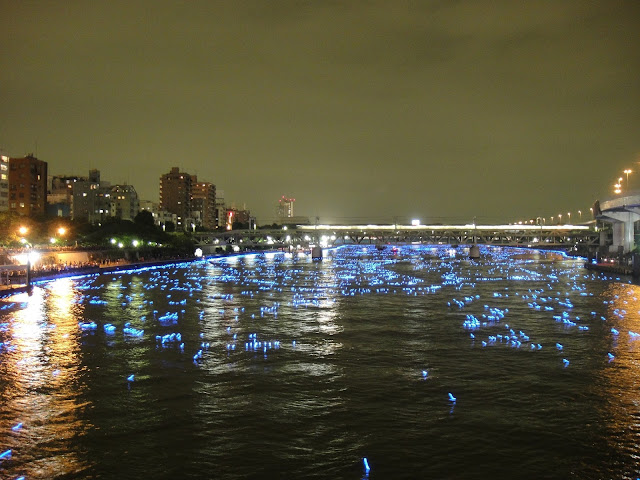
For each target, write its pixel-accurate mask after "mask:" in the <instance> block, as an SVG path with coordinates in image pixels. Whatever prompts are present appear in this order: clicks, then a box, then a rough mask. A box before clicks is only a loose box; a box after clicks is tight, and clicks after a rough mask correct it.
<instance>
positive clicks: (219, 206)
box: [215, 189, 227, 229]
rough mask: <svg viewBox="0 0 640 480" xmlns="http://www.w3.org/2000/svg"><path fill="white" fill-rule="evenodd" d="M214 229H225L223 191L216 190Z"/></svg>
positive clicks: (225, 213)
mask: <svg viewBox="0 0 640 480" xmlns="http://www.w3.org/2000/svg"><path fill="white" fill-rule="evenodd" d="M215 212H216V213H215V215H216V228H223V229H224V228H226V222H227V218H226V215H227V206H226V205H225V203H224V190H218V189H216V206H215Z"/></svg>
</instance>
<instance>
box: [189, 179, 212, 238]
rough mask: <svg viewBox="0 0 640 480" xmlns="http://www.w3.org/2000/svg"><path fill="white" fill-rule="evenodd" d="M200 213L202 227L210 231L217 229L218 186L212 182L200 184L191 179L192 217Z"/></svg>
mask: <svg viewBox="0 0 640 480" xmlns="http://www.w3.org/2000/svg"><path fill="white" fill-rule="evenodd" d="M195 212H199V213H200V215H199V216H200V222H201V223H200V225H201V226H202V227H204V228H206V229H208V230H213V229H215V228H216V186H215V185H214V184H213V183H210V182H198V179H197V178H196V176H195V175H193V176H192V178H191V215H192V217H194V218H195V217H196V215H195Z"/></svg>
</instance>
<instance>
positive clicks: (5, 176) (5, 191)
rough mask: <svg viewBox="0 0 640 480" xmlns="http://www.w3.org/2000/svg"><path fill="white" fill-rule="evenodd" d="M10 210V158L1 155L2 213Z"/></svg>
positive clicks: (0, 192) (0, 197) (0, 193)
mask: <svg viewBox="0 0 640 480" xmlns="http://www.w3.org/2000/svg"><path fill="white" fill-rule="evenodd" d="M7 210H9V157H7V156H5V155H0V212H6V211H7Z"/></svg>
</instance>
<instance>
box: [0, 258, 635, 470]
mask: <svg viewBox="0 0 640 480" xmlns="http://www.w3.org/2000/svg"><path fill="white" fill-rule="evenodd" d="M325 253H326V256H325V258H324V259H323V261H322V262H313V261H311V259H310V258H309V257H308V256H290V255H286V254H281V253H279V254H266V255H247V256H239V257H229V258H222V259H216V260H213V261H199V262H193V263H183V264H174V265H169V266H163V267H158V268H150V269H144V270H137V271H128V272H120V273H117V274H109V275H102V276H98V275H95V276H89V277H82V278H62V279H58V280H54V281H50V282H47V283H42V284H40V285H38V286H37V287H36V288H34V290H33V292H32V293H31V294H26V293H24V294H16V295H13V296H7V297H4V298H2V299H0V342H2V344H1V345H0V477H2V478H8V479H14V478H19V477H20V476H24V477H25V478H26V479H36V478H37V479H40V478H42V479H50V478H65V479H71V478H117V479H125V478H131V479H137V478H154V479H158V478H216V479H218V478H220V479H245V478H263V479H270V478H287V479H289V478H291V479H293V478H317V479H363V478H370V479H388V478H391V479H405V478H406V479H413V478H434V479H435V478H438V479H439V478H451V479H484V478H494V479H495V478H557V479H566V478H576V479H577V478H579V479H590V478H593V479H600V478H616V479H617V478H632V479H635V478H637V477H638V476H640V467H639V466H638V465H639V464H640V390H639V388H638V387H639V386H640V385H639V384H640V382H639V380H638V378H639V377H638V374H639V372H640V370H639V368H640V365H639V363H640V335H639V334H640V313H639V310H640V288H639V287H637V286H635V285H633V284H631V283H629V281H628V280H627V279H625V278H613V277H611V276H605V275H603V274H600V275H598V274H595V273H592V272H588V271H587V270H585V269H583V268H582V261H580V260H576V259H571V258H565V257H563V256H562V255H560V254H557V253H553V252H536V251H533V250H519V249H508V248H495V249H487V248H485V249H483V250H482V256H481V258H480V259H479V260H469V259H467V257H466V254H465V253H466V251H465V250H464V249H458V250H454V249H451V248H449V247H445V246H438V247H427V246H403V247H399V248H398V249H397V250H396V249H391V248H390V247H387V248H386V249H385V250H384V251H379V250H377V249H376V248H375V247H372V246H366V247H361V246H357V247H343V248H339V249H336V250H333V251H330V252H325ZM172 334H174V335H172ZM452 398H455V401H453V400H452ZM365 457H366V459H367V463H368V465H369V467H370V470H369V471H368V472H367V471H366V470H365V467H364V460H363V459H364V458H365Z"/></svg>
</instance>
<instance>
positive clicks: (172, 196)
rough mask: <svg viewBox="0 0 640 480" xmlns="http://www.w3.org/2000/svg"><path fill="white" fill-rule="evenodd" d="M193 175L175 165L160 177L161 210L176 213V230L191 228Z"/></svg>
mask: <svg viewBox="0 0 640 480" xmlns="http://www.w3.org/2000/svg"><path fill="white" fill-rule="evenodd" d="M191 178H192V177H191V175H189V174H188V173H184V172H181V171H180V169H179V168H178V167H173V168H172V169H171V171H170V172H169V173H165V174H164V175H162V176H161V177H160V210H165V211H167V212H169V213H173V214H175V215H176V230H185V229H187V228H189V222H190V218H191V187H192V181H191Z"/></svg>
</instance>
